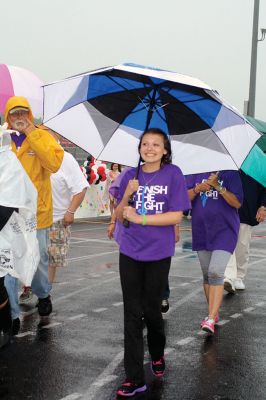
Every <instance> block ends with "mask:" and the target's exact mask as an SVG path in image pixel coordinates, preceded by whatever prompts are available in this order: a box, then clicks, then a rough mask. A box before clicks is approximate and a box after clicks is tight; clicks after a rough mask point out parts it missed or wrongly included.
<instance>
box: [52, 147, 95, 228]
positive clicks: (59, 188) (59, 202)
mask: <svg viewBox="0 0 266 400" xmlns="http://www.w3.org/2000/svg"><path fill="white" fill-rule="evenodd" d="M51 183H52V193H53V221H54V222H57V221H59V220H60V219H63V218H64V215H65V213H66V212H67V210H68V208H69V205H70V202H71V200H72V197H73V196H74V195H75V194H78V193H80V192H82V190H83V189H85V188H87V187H89V186H90V185H89V184H88V182H87V180H86V178H85V176H84V175H83V173H82V171H81V169H80V167H79V165H78V163H77V161H76V160H75V158H74V157H73V156H72V154H70V153H67V152H65V154H64V158H63V161H62V164H61V167H60V168H59V170H58V171H57V172H56V173H55V174H52V175H51Z"/></svg>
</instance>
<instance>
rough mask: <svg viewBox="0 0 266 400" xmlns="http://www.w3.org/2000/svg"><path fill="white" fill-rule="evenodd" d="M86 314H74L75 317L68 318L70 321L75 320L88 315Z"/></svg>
mask: <svg viewBox="0 0 266 400" xmlns="http://www.w3.org/2000/svg"><path fill="white" fill-rule="evenodd" d="M86 316H87V315H86V314H78V315H74V316H73V317H69V318H68V320H69V321H75V320H76V319H80V318H83V317H86Z"/></svg>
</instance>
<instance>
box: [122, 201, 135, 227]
mask: <svg viewBox="0 0 266 400" xmlns="http://www.w3.org/2000/svg"><path fill="white" fill-rule="evenodd" d="M134 195H135V193H132V195H131V196H130V197H129V199H128V202H127V204H128V205H129V206H133V204H134ZM123 226H124V227H125V228H129V221H128V220H127V219H123Z"/></svg>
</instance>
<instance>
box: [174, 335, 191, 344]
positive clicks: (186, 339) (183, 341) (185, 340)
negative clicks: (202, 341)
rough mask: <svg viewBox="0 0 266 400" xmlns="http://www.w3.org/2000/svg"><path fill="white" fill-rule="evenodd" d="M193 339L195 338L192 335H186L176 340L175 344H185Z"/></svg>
mask: <svg viewBox="0 0 266 400" xmlns="http://www.w3.org/2000/svg"><path fill="white" fill-rule="evenodd" d="M193 340H195V338H194V337H192V336H189V337H187V338H185V339H181V340H179V341H178V342H176V344H177V345H178V346H185V345H186V344H189V343H191V342H192V341H193Z"/></svg>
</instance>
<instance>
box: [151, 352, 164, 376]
mask: <svg viewBox="0 0 266 400" xmlns="http://www.w3.org/2000/svg"><path fill="white" fill-rule="evenodd" d="M151 371H152V373H153V375H154V376H156V377H157V378H161V377H162V376H163V375H164V372H165V361H164V357H161V358H160V359H159V360H157V361H152V362H151Z"/></svg>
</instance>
